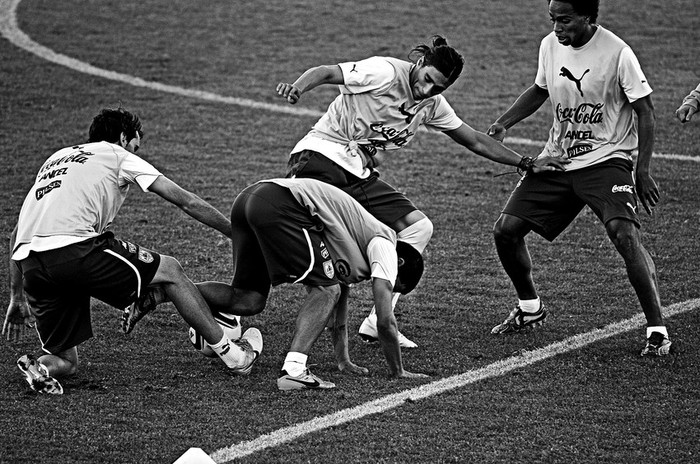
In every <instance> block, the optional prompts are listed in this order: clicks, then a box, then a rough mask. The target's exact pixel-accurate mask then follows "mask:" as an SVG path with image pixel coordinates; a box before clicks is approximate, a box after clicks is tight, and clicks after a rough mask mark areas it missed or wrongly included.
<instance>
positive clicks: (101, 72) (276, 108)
mask: <svg viewBox="0 0 700 464" xmlns="http://www.w3.org/2000/svg"><path fill="white" fill-rule="evenodd" d="M21 1H22V0H0V33H2V36H3V37H5V38H6V39H7V40H8V41H10V43H12V44H14V45H16V46H17V47H19V48H21V49H23V50H26V51H28V52H30V53H33V54H35V55H37V56H38V57H40V58H43V59H45V60H47V61H50V62H52V63H55V64H59V65H61V66H65V67H67V68H70V69H73V70H75V71H78V72H81V73H85V74H90V75H92V76H98V77H102V78H105V79H110V80H113V81H117V82H122V83H125V84H129V85H133V86H136V87H144V88H148V89H151V90H155V91H158V92H166V93H172V94H175V95H181V96H183V97H190V98H196V99H199V100H206V101H211V102H215V103H225V104H229V105H237V106H243V107H246V108H254V109H260V110H267V111H272V112H277V113H285V114H292V115H295V116H315V117H319V116H321V115H322V114H323V113H322V112H320V111H317V110H312V109H308V108H302V107H298V106H289V105H286V106H285V105H275V104H272V103H264V102H259V101H255V100H250V99H248V98H238V97H227V96H224V95H218V94H215V93H212V92H206V91H204V90H194V89H186V88H183V87H178V86H175V85H168V84H162V83H160V82H155V81H147V80H144V79H141V78H140V77H135V76H130V75H128V74H122V73H118V72H115V71H109V70H106V69H101V68H98V67H95V66H92V65H91V64H88V63H85V62H83V61H79V60H76V59H75V58H71V57H69V56H66V55H63V54H61V53H57V52H55V51H53V50H51V49H50V48H48V47H45V46H43V45H41V44H39V43H37V42H35V41H33V40H32V39H31V38H30V37H29V36H28V35H27V34H25V33H24V32H22V30H20V29H19V27H18V25H17V7H18V6H19V4H20V2H21ZM507 140H508V142H509V143H513V144H516V145H526V146H536V147H541V146H543V145H544V143H542V142H539V141H536V140H530V139H525V138H520V137H508V139H507ZM653 156H654V157H655V158H663V159H669V160H679V161H693V162H696V163H697V162H700V157H696V156H687V155H678V154H673V153H654V155H653Z"/></svg>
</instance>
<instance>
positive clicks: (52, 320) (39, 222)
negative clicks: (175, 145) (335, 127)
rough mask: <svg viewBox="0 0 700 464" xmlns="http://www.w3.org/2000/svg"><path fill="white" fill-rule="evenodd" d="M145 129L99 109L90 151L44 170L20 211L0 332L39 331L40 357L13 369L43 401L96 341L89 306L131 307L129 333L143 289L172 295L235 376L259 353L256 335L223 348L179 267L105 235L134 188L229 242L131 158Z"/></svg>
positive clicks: (191, 200) (190, 199) (205, 210)
mask: <svg viewBox="0 0 700 464" xmlns="http://www.w3.org/2000/svg"><path fill="white" fill-rule="evenodd" d="M141 127H142V126H141V121H140V119H139V118H138V117H137V116H136V115H134V114H132V113H130V112H128V111H126V110H123V109H122V108H119V109H104V110H102V111H101V112H100V113H99V114H98V115H97V116H95V118H94V119H93V121H92V124H91V126H90V131H89V140H88V142H87V143H84V144H76V145H73V146H70V147H66V148H64V149H62V150H59V151H57V152H56V153H54V154H53V155H52V156H51V157H49V158H48V159H47V160H46V162H44V164H43V165H42V167H41V169H40V170H39V173H38V174H37V176H36V178H35V180H34V186H33V187H32V188H31V190H30V191H29V193H28V194H27V197H26V198H25V200H24V203H23V205H22V209H21V211H20V215H19V219H18V222H17V227H16V228H15V230H14V231H13V234H12V239H11V243H10V248H11V250H10V256H11V260H10V266H9V273H10V289H11V299H10V304H9V306H8V309H7V314H6V316H5V322H4V324H3V329H2V333H3V335H6V336H7V338H8V339H9V340H16V339H18V338H19V337H20V336H22V335H24V334H25V333H26V331H27V329H28V328H29V327H32V326H34V324H36V331H37V334H38V335H39V339H40V341H41V344H42V350H43V354H42V355H41V356H40V357H39V358H38V359H35V358H34V357H33V356H31V355H24V356H22V357H21V358H20V359H19V360H18V361H17V365H18V367H19V369H20V370H21V371H22V373H23V374H24V375H25V377H26V380H27V382H28V383H29V385H30V386H31V388H32V389H33V390H35V391H37V392H39V393H48V394H61V393H63V387H62V385H61V384H60V382H59V381H58V379H59V378H61V377H65V376H68V375H72V374H75V373H76V372H77V370H78V365H79V361H78V345H80V344H81V343H83V342H85V341H86V340H88V339H89V338H91V337H92V335H93V334H92V327H91V322H90V298H91V297H94V298H97V299H99V300H101V301H104V302H106V303H108V304H110V305H112V306H114V307H116V308H119V309H123V308H125V307H126V306H128V305H129V304H131V307H130V308H129V310H128V312H127V313H126V314H125V317H124V321H123V328H124V331H125V332H127V333H128V332H130V331H131V329H133V327H134V324H135V323H136V322H137V321H138V320H139V318H141V317H142V316H143V314H145V312H147V311H148V310H149V308H147V306H148V305H149V304H150V303H149V302H148V298H149V296H150V295H151V292H150V291H148V290H147V287H148V286H149V285H158V286H159V288H161V289H162V291H163V292H165V293H166V294H167V295H168V297H169V299H170V300H171V301H172V302H173V304H174V305H175V307H176V309H177V310H178V312H179V313H180V314H181V315H182V317H183V319H184V320H185V321H186V322H187V323H188V324H189V325H191V326H192V327H195V328H196V330H197V331H198V332H199V333H200V334H202V336H203V337H204V338H205V339H206V340H207V342H208V343H209V344H210V345H211V346H212V348H213V350H214V352H216V354H217V355H218V356H219V357H220V358H221V359H222V361H224V363H225V364H226V366H227V367H228V368H229V370H230V372H231V373H233V374H237V375H247V374H248V373H249V372H250V369H251V368H252V365H253V363H254V362H255V360H256V358H257V356H258V354H259V353H260V351H261V350H262V336H261V335H260V331H258V330H257V329H249V330H248V331H247V332H246V333H245V334H244V335H243V337H242V339H241V341H231V340H229V338H228V337H227V336H226V335H225V334H224V332H223V330H222V328H221V326H219V324H217V323H216V321H215V320H214V318H213V315H212V314H211V311H210V309H209V307H208V306H207V304H206V301H205V300H204V299H203V298H202V295H201V294H200V293H199V291H198V290H197V287H196V286H195V284H194V283H193V282H192V281H191V280H190V279H189V278H188V277H187V276H186V275H185V273H184V271H183V269H182V267H181V265H180V263H179V262H178V261H177V260H176V259H175V258H173V257H170V256H166V255H161V254H158V253H155V252H153V251H151V250H147V249H145V248H142V247H140V246H138V245H136V244H134V243H132V242H127V241H124V240H119V239H117V238H115V237H114V234H113V233H112V232H110V231H109V226H110V225H111V224H112V221H113V220H114V218H115V217H116V215H117V213H118V212H119V209H120V207H121V205H122V203H123V202H124V200H125V198H126V196H127V193H128V191H129V188H130V186H132V185H137V186H138V187H139V188H141V189H142V190H143V191H144V192H153V193H155V194H157V195H159V196H160V197H162V198H163V199H165V200H167V201H168V202H170V203H172V204H174V205H176V206H177V207H179V208H180V209H182V210H183V211H184V212H186V213H187V214H188V215H190V216H191V217H192V218H194V219H196V220H197V221H199V222H201V223H202V224H205V225H207V226H209V227H211V228H213V229H215V230H217V231H219V232H221V233H222V234H223V235H225V236H226V237H228V238H230V237H231V222H230V221H229V220H228V219H227V218H226V217H225V216H223V215H222V214H221V213H220V212H219V211H218V210H217V209H215V208H214V207H213V206H211V205H210V204H209V203H207V202H205V201H204V200H202V199H201V198H200V197H198V196H197V195H195V194H194V193H191V192H189V191H187V190H185V189H183V188H182V187H180V186H179V185H177V184H176V183H175V182H173V181H172V180H170V179H169V178H167V177H166V176H164V175H163V174H162V173H160V172H159V171H158V170H157V169H156V168H155V167H154V166H152V165H151V164H150V163H148V162H147V161H145V160H144V159H142V158H141V157H139V156H137V155H136V152H137V150H138V149H139V146H140V143H141V136H142V134H143V132H142V129H141Z"/></svg>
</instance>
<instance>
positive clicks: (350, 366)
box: [338, 361, 369, 375]
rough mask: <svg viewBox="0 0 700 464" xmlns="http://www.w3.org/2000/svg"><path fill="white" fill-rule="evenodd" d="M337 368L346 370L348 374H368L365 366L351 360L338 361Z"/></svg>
mask: <svg viewBox="0 0 700 464" xmlns="http://www.w3.org/2000/svg"><path fill="white" fill-rule="evenodd" d="M338 370H340V371H341V372H347V373H349V374H353V375H368V374H369V369H367V368H366V367H362V366H358V365H357V364H355V363H353V362H352V361H343V362H341V363H338Z"/></svg>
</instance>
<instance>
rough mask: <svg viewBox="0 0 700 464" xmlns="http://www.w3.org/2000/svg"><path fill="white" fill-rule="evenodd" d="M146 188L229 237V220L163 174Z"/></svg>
mask: <svg viewBox="0 0 700 464" xmlns="http://www.w3.org/2000/svg"><path fill="white" fill-rule="evenodd" d="M148 190H149V191H151V192H153V193H157V194H158V195H160V196H161V197H162V198H164V199H166V200H168V201H169V202H170V203H172V204H174V205H175V206H177V207H178V208H180V209H181V210H183V211H184V212H185V213H187V214H189V215H190V216H192V217H193V218H195V219H196V220H198V221H199V222H201V223H202V224H204V225H207V226H209V227H211V228H212V229H216V230H218V231H219V232H221V233H222V234H224V235H225V236H226V237H227V238H229V239H230V238H231V221H230V220H229V219H227V218H226V216H224V215H223V214H221V212H220V211H219V210H218V209H216V208H214V207H213V206H212V205H210V204H209V203H207V202H206V201H204V200H202V199H201V198H200V197H198V196H197V195H195V194H194V193H192V192H189V191H187V190H185V189H183V188H182V187H180V186H179V185H177V184H176V183H175V182H173V181H172V180H170V179H168V178H167V177H165V176H159V177H158V178H157V179H156V180H155V181H154V182H153V183H152V184H151V186H150V187H148Z"/></svg>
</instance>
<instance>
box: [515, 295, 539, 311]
mask: <svg viewBox="0 0 700 464" xmlns="http://www.w3.org/2000/svg"><path fill="white" fill-rule="evenodd" d="M518 306H520V309H522V310H523V312H524V313H536V312H537V311H539V310H540V297H539V296H538V297H537V298H535V299H534V300H518Z"/></svg>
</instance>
